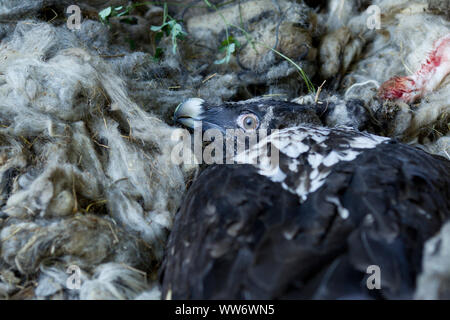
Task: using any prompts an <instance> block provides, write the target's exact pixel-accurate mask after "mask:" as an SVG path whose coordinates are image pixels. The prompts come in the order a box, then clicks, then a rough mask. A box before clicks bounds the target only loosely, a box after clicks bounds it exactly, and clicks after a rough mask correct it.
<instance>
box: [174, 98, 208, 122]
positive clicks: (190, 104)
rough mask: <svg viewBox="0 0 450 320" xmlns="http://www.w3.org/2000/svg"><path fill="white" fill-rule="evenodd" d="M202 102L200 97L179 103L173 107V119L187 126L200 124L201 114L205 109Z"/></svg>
mask: <svg viewBox="0 0 450 320" xmlns="http://www.w3.org/2000/svg"><path fill="white" fill-rule="evenodd" d="M204 102H205V101H204V100H203V99H200V98H190V99H188V100H186V101H185V102H183V103H180V104H179V105H178V107H177V108H176V109H175V112H174V115H173V120H174V121H175V122H179V123H181V124H182V125H184V126H186V127H188V128H191V129H194V128H196V127H197V126H198V125H199V124H201V120H202V119H203V116H202V114H203V112H204V111H205V109H204V108H203V106H202V105H203V103H204Z"/></svg>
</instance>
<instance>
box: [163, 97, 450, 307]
mask: <svg viewBox="0 0 450 320" xmlns="http://www.w3.org/2000/svg"><path fill="white" fill-rule="evenodd" d="M315 108H316V106H314V105H312V106H311V105H299V104H296V103H288V102H281V101H273V100H248V101H243V102H235V103H225V104H223V105H220V106H211V105H209V104H208V103H207V102H205V101H203V100H201V99H197V98H194V99H189V100H188V101H186V102H185V103H183V104H181V105H180V106H179V107H178V108H177V110H176V112H175V119H176V121H178V122H179V123H182V124H184V125H185V126H188V127H190V128H194V127H196V124H198V123H201V124H202V129H203V130H206V129H209V128H216V129H218V130H220V131H221V132H223V133H224V134H225V131H226V129H239V130H242V131H250V130H260V129H280V130H279V131H273V133H272V134H271V135H269V136H267V137H266V138H265V139H262V140H261V141H260V142H259V146H261V144H266V145H274V147H275V148H277V150H279V162H278V165H277V166H276V168H272V167H269V166H267V161H266V160H267V159H266V158H267V157H268V156H267V154H265V153H262V152H260V151H259V150H261V149H260V148H259V149H258V148H256V147H252V148H250V150H246V151H245V152H244V153H241V154H238V155H237V156H236V157H235V161H236V164H213V165H209V166H207V167H206V168H205V169H204V170H202V172H201V173H200V174H199V176H198V177H197V178H196V179H195V181H194V182H193V184H192V185H191V187H190V189H189V190H188V192H187V194H186V195H185V199H184V202H183V204H182V206H181V208H180V210H179V212H178V213H177V215H176V217H175V222H174V226H173V230H172V232H171V234H170V238H169V241H168V245H167V249H166V257H165V260H164V262H163V266H162V272H161V281H162V290H163V297H164V298H166V299H168V298H172V299H373V298H375V299H378V298H381V299H399V298H401V299H408V298H412V296H413V293H414V289H415V285H416V277H417V275H418V274H419V273H420V271H421V264H422V260H421V259H422V248H423V245H424V242H425V241H426V240H427V239H429V238H430V237H432V236H433V235H434V234H435V233H436V232H438V231H439V229H440V227H441V226H442V224H443V222H444V221H445V220H446V219H447V218H448V216H449V215H450V188H449V185H450V162H449V161H448V160H446V159H444V158H441V157H439V156H434V155H431V154H428V153H426V152H424V151H421V150H419V149H416V148H413V147H410V146H407V145H404V144H401V143H398V142H396V141H394V140H391V139H388V138H385V137H379V136H375V135H372V134H368V133H363V132H359V131H356V130H354V129H351V128H348V127H336V128H326V127H323V126H322V125H321V123H320V120H319V117H318V116H317V115H316V113H315ZM243 154H246V155H247V156H249V157H250V158H255V157H257V156H259V157H260V158H259V160H258V161H257V162H255V163H252V164H249V163H246V162H242V161H241V159H242V158H243ZM374 266H375V267H374ZM371 268H379V275H380V277H381V283H380V285H379V287H375V288H374V287H373V286H369V285H368V283H369V282H370V281H371V279H369V278H370V276H371V275H372V272H371V270H373V269H371Z"/></svg>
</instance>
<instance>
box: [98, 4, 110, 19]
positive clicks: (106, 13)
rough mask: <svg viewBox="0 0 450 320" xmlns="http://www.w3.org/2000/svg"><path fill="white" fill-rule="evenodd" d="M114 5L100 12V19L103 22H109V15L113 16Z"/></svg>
mask: <svg viewBox="0 0 450 320" xmlns="http://www.w3.org/2000/svg"><path fill="white" fill-rule="evenodd" d="M111 11H112V7H108V8H105V9H103V10H102V11H100V12H99V13H98V15H99V17H100V20H101V21H102V22H108V19H109V17H110V16H111Z"/></svg>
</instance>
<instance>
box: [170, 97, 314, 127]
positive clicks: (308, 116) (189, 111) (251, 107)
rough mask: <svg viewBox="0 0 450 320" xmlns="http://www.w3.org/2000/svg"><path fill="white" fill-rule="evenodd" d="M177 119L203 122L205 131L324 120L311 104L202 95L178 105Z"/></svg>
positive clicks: (193, 124) (196, 123) (192, 124)
mask: <svg viewBox="0 0 450 320" xmlns="http://www.w3.org/2000/svg"><path fill="white" fill-rule="evenodd" d="M174 120H175V122H178V123H181V124H183V125H184V126H186V127H188V128H191V129H195V128H196V127H199V126H200V124H201V127H202V131H205V130H208V129H218V130H220V131H221V132H222V133H225V131H226V130H228V129H234V130H236V129H241V130H243V131H244V132H251V131H255V130H260V129H265V130H272V129H282V128H286V127H292V126H296V125H300V124H317V125H320V124H321V122H320V119H319V117H318V116H317V114H316V112H315V111H314V108H313V106H311V105H300V104H297V103H292V102H284V101H276V100H268V99H251V100H246V101H241V102H227V103H224V104H222V105H218V106H214V105H210V104H208V103H207V102H205V101H204V100H202V99H199V98H191V99H188V100H186V101H185V102H183V103H181V104H180V105H179V106H178V107H177V108H176V110H175V114H174Z"/></svg>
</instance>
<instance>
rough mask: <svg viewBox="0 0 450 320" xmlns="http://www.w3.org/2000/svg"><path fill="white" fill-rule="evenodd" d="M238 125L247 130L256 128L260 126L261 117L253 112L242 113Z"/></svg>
mask: <svg viewBox="0 0 450 320" xmlns="http://www.w3.org/2000/svg"><path fill="white" fill-rule="evenodd" d="M238 125H239V126H240V127H241V128H242V129H244V130H246V131H249V130H255V129H257V128H258V126H259V119H258V117H257V116H255V115H254V114H252V113H246V114H242V115H240V116H239V118H238Z"/></svg>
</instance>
